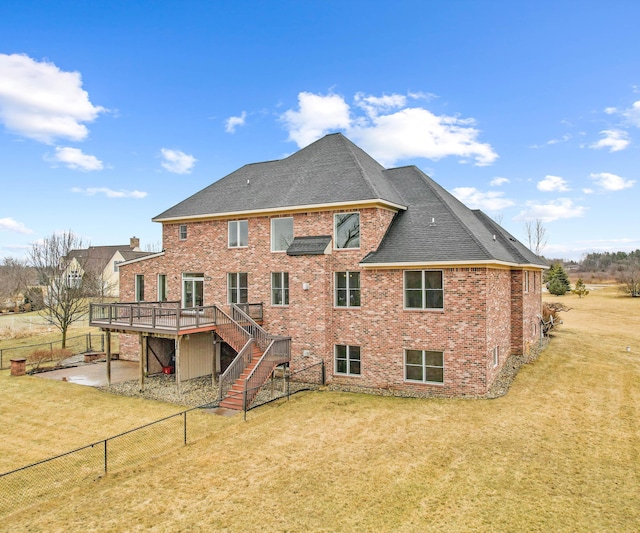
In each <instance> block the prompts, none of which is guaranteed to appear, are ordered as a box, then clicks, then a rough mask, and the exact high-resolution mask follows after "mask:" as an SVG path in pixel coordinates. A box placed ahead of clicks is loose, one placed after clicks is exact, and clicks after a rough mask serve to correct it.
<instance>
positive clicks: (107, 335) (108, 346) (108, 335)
mask: <svg viewBox="0 0 640 533" xmlns="http://www.w3.org/2000/svg"><path fill="white" fill-rule="evenodd" d="M104 333H105V336H106V338H107V350H106V352H107V386H109V387H111V331H109V330H106V331H105V332H104Z"/></svg>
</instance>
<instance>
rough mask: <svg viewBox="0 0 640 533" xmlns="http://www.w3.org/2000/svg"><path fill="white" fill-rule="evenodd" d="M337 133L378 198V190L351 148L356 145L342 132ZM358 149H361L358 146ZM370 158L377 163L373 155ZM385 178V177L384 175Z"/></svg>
mask: <svg viewBox="0 0 640 533" xmlns="http://www.w3.org/2000/svg"><path fill="white" fill-rule="evenodd" d="M338 134H339V135H340V139H341V140H342V142H344V143H345V145H346V147H347V149H348V150H349V153H350V154H351V157H353V160H354V161H355V163H356V165H357V166H358V169H359V170H360V175H361V176H362V178H363V179H364V180H365V181H366V182H367V183H368V184H369V187H370V188H371V190H372V191H373V192H374V193H375V194H376V195H377V196H378V198H381V196H380V191H378V189H377V188H376V187H375V185H374V184H373V182H372V181H371V180H370V179H369V176H368V174H367V173H366V171H365V169H364V167H363V166H362V163H361V162H360V159H359V158H358V156H357V155H356V154H355V152H354V150H353V148H354V147H356V148H357V146H356V145H355V144H353V142H351V141H350V140H349V139H347V138H346V137H345V136H344V135H342V133H340V132H338ZM360 150H362V149H361V148H360ZM362 151H363V152H364V153H365V154H366V155H367V156H368V157H371V156H370V155H369V154H367V153H366V152H365V151H364V150H362ZM371 159H372V160H373V161H375V162H376V163H378V161H377V160H375V159H373V157H371ZM378 165H380V163H378ZM380 166H381V167H382V170H386V169H385V167H383V166H382V165H380ZM380 174H381V175H383V176H384V172H380ZM385 179H386V177H385Z"/></svg>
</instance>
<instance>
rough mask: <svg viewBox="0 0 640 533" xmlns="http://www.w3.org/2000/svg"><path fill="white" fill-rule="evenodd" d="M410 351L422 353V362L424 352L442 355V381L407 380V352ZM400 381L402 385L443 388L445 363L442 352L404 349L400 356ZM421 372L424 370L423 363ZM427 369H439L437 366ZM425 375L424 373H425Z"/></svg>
mask: <svg viewBox="0 0 640 533" xmlns="http://www.w3.org/2000/svg"><path fill="white" fill-rule="evenodd" d="M409 350H411V351H416V352H418V351H419V352H422V360H423V361H424V352H438V353H441V354H442V381H426V380H418V379H407V352H408V351H409ZM402 358H403V359H402V379H403V381H404V383H419V384H421V385H439V386H441V387H442V386H444V376H445V369H446V365H445V361H444V359H445V358H444V351H442V350H418V349H415V350H414V349H413V348H405V350H404V352H403V354H402ZM422 368H423V370H424V369H425V368H426V365H425V364H424V363H423V365H422ZM429 368H441V367H439V366H429ZM425 374H426V373H425Z"/></svg>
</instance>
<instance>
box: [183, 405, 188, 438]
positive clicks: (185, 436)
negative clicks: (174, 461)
mask: <svg viewBox="0 0 640 533" xmlns="http://www.w3.org/2000/svg"><path fill="white" fill-rule="evenodd" d="M183 414H184V445H185V446H186V445H187V412H186V411H185V412H184V413H183Z"/></svg>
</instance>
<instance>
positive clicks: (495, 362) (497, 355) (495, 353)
mask: <svg viewBox="0 0 640 533" xmlns="http://www.w3.org/2000/svg"><path fill="white" fill-rule="evenodd" d="M499 362H500V346H496V347H495V348H494V349H493V366H494V367H496V366H498V363H499Z"/></svg>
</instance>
